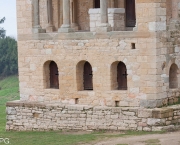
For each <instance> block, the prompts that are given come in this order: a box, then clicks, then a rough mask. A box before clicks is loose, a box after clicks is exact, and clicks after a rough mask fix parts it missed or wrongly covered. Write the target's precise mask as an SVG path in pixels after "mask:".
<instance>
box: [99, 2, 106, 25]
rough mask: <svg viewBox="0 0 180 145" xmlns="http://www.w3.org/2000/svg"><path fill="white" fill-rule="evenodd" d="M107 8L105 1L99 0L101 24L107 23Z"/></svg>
mask: <svg viewBox="0 0 180 145" xmlns="http://www.w3.org/2000/svg"><path fill="white" fill-rule="evenodd" d="M107 8H108V3H107V0H101V1H100V12H101V23H108V15H107V11H108V10H107Z"/></svg>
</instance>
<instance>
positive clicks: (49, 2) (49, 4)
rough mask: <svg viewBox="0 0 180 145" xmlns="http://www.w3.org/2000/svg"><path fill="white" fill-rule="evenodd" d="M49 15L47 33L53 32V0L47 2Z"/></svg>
mask: <svg viewBox="0 0 180 145" xmlns="http://www.w3.org/2000/svg"><path fill="white" fill-rule="evenodd" d="M47 15H48V26H47V28H46V32H53V31H54V26H53V11H52V0H47Z"/></svg>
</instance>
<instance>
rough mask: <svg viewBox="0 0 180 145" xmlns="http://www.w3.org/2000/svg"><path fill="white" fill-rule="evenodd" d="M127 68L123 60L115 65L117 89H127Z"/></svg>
mask: <svg viewBox="0 0 180 145" xmlns="http://www.w3.org/2000/svg"><path fill="white" fill-rule="evenodd" d="M127 75H128V74H127V69H126V65H125V64H124V63H123V62H119V63H118V65H117V82H118V90H127Z"/></svg>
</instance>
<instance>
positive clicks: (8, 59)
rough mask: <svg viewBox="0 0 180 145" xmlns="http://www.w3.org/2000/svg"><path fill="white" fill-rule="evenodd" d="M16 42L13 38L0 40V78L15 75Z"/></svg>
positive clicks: (16, 67)
mask: <svg viewBox="0 0 180 145" xmlns="http://www.w3.org/2000/svg"><path fill="white" fill-rule="evenodd" d="M17 60H18V58H17V41H16V40H15V39H14V38H11V37H6V38H4V39H2V38H0V77H5V76H10V75H14V74H17V72H18V64H17Z"/></svg>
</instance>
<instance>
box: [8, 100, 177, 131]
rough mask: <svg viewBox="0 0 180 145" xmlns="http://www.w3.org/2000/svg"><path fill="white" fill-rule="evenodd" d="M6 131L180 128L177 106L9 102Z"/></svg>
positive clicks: (153, 129)
mask: <svg viewBox="0 0 180 145" xmlns="http://www.w3.org/2000/svg"><path fill="white" fill-rule="evenodd" d="M6 112H7V124H6V130H7V131H10V130H16V131H27V130H38V131H44V130H61V129H69V130H71V129H73V130H74V129H75V130H101V129H105V130H138V131H142V130H143V131H160V130H164V129H169V128H175V125H180V105H177V106H171V107H168V108H155V109H144V108H135V107H134V108H133V107H124V108H122V107H121V108H120V107H92V106H82V105H63V104H43V103H25V102H19V101H14V102H8V103H7V109H6Z"/></svg>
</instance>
